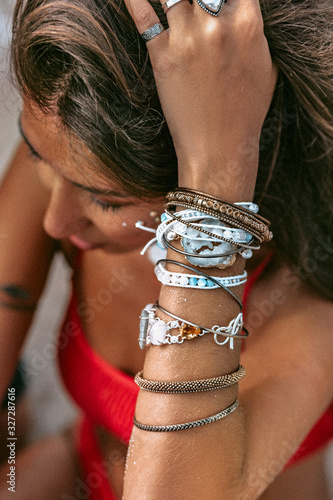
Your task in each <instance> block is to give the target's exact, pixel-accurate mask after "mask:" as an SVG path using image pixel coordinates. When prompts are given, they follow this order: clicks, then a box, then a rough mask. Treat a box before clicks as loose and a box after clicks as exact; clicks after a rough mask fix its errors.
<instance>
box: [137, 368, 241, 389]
mask: <svg viewBox="0 0 333 500" xmlns="http://www.w3.org/2000/svg"><path fill="white" fill-rule="evenodd" d="M142 373H143V372H142V371H141V372H139V373H137V374H136V375H135V378H134V382H135V383H136V385H138V386H139V387H140V389H143V390H144V391H148V392H158V393H161V394H189V393H192V392H204V391H214V390H216V389H223V388H225V387H229V386H231V385H233V384H236V383H237V382H239V381H240V380H241V379H242V378H243V377H244V375H245V373H246V371H245V368H244V366H242V365H239V367H238V370H237V371H235V372H233V373H229V374H227V375H221V376H219V377H213V378H206V379H201V380H186V381H182V382H157V381H155V380H147V379H145V378H143V377H142Z"/></svg>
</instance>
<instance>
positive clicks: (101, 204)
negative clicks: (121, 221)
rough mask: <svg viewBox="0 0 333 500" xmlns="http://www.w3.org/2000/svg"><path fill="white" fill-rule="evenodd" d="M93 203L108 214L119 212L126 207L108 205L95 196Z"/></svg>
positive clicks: (92, 197)
mask: <svg viewBox="0 0 333 500" xmlns="http://www.w3.org/2000/svg"><path fill="white" fill-rule="evenodd" d="M91 201H92V202H93V203H94V204H95V205H97V206H98V207H99V208H101V209H102V210H103V212H108V211H111V212H117V211H118V210H120V209H121V208H122V207H123V206H124V205H114V204H112V203H107V202H105V201H102V200H99V199H98V198H96V197H95V196H91Z"/></svg>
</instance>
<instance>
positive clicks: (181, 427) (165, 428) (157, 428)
mask: <svg viewBox="0 0 333 500" xmlns="http://www.w3.org/2000/svg"><path fill="white" fill-rule="evenodd" d="M238 405H239V402H238V399H236V401H234V402H233V403H232V405H230V406H228V408H226V409H225V410H222V411H220V413H216V414H215V415H212V416H211V417H206V418H202V419H200V420H194V421H193V422H186V423H184V424H174V425H146V424H141V423H140V422H138V421H137V420H136V418H135V416H134V419H133V423H134V425H135V427H138V428H139V429H141V430H142V431H149V432H174V431H185V430H187V429H193V428H194V427H200V426H201V425H207V424H212V423H213V422H216V421H217V420H221V419H222V418H225V417H227V416H228V415H230V413H232V412H233V411H235V410H236V409H237V408H238Z"/></svg>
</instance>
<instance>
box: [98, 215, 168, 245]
mask: <svg viewBox="0 0 333 500" xmlns="http://www.w3.org/2000/svg"><path fill="white" fill-rule="evenodd" d="M156 212H157V213H158V215H160V214H161V213H162V209H160V210H156V208H155V207H154V208H148V209H147V208H144V209H138V210H135V211H133V210H124V211H123V213H121V212H120V213H119V214H115V215H114V216H110V217H109V218H108V219H109V220H108V221H107V220H104V221H103V222H102V220H101V219H99V221H96V222H95V225H96V226H98V227H99V229H100V230H101V231H102V232H103V234H104V236H105V238H106V240H107V241H108V243H109V244H110V245H112V246H113V247H115V246H117V248H118V249H119V251H128V250H133V249H136V248H137V249H138V250H139V251H141V250H142V248H143V247H144V246H145V245H146V243H147V242H148V241H149V240H151V239H152V238H154V237H155V234H154V233H152V232H148V231H144V230H142V229H138V228H137V227H135V223H136V222H138V221H141V222H143V223H144V226H145V227H148V228H151V229H154V230H156V229H157V226H158V221H157V218H156V217H157V215H156Z"/></svg>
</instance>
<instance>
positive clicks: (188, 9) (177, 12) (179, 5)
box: [161, 0, 193, 26]
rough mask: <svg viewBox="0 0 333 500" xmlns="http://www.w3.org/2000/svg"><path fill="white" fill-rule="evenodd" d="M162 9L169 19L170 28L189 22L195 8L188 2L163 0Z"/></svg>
mask: <svg viewBox="0 0 333 500" xmlns="http://www.w3.org/2000/svg"><path fill="white" fill-rule="evenodd" d="M161 4H162V7H163V9H164V12H165V13H166V16H167V18H168V23H169V26H172V25H174V24H178V25H180V24H184V23H186V22H188V21H189V16H190V15H191V13H192V12H193V6H192V5H191V4H190V3H189V1H188V0H161Z"/></svg>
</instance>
